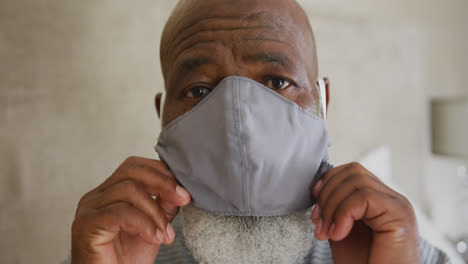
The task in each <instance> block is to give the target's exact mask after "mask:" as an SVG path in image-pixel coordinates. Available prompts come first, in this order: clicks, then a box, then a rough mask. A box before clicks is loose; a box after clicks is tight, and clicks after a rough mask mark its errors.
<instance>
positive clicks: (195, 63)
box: [178, 56, 216, 74]
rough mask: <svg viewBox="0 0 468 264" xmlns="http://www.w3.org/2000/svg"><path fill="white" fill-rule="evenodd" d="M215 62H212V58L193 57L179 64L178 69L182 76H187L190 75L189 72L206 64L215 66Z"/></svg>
mask: <svg viewBox="0 0 468 264" xmlns="http://www.w3.org/2000/svg"><path fill="white" fill-rule="evenodd" d="M215 63H216V62H215V61H214V59H213V58H210V57H206V56H202V57H195V58H189V59H186V60H184V61H182V62H181V63H180V66H179V67H178V68H179V70H180V73H182V74H187V73H190V72H191V71H194V70H196V69H197V68H199V67H201V66H204V65H207V64H215Z"/></svg>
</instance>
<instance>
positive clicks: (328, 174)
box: [312, 164, 349, 197]
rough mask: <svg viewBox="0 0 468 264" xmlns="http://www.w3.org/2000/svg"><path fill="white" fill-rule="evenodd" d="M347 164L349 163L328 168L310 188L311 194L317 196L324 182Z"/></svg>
mask: <svg viewBox="0 0 468 264" xmlns="http://www.w3.org/2000/svg"><path fill="white" fill-rule="evenodd" d="M347 166H349V164H344V165H341V166H338V167H335V168H332V169H330V170H328V171H327V172H326V173H325V174H324V175H323V176H322V178H321V179H320V180H319V181H318V182H317V183H316V184H315V185H314V187H313V188H312V194H313V195H314V197H318V194H319V193H320V190H321V189H322V187H323V185H324V184H326V183H327V182H328V180H329V179H330V178H331V177H333V176H334V175H336V174H337V173H339V172H340V171H342V170H343V169H345V168H346V167H347Z"/></svg>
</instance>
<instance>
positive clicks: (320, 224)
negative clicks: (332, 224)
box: [315, 218, 323, 235]
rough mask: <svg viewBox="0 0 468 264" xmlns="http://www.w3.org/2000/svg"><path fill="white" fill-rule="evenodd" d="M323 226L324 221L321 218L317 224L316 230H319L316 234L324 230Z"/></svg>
mask: <svg viewBox="0 0 468 264" xmlns="http://www.w3.org/2000/svg"><path fill="white" fill-rule="evenodd" d="M322 226H323V221H322V219H321V218H320V219H319V220H318V223H317V225H316V226H315V231H316V232H317V233H316V234H317V235H319V234H320V233H321V232H322Z"/></svg>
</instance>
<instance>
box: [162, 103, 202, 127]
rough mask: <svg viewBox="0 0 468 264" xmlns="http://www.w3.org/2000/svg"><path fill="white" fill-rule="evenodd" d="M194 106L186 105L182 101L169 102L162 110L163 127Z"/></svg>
mask: <svg viewBox="0 0 468 264" xmlns="http://www.w3.org/2000/svg"><path fill="white" fill-rule="evenodd" d="M194 106H195V105H188V104H183V103H179V104H170V106H169V105H168V106H167V107H166V109H165V110H164V116H163V127H165V126H166V125H167V124H169V123H170V122H172V121H174V120H175V119H177V118H178V117H180V116H182V115H183V114H185V113H187V112H188V111H190V110H191V109H192V108H193V107H194Z"/></svg>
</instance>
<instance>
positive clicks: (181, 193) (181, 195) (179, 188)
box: [176, 185, 189, 200]
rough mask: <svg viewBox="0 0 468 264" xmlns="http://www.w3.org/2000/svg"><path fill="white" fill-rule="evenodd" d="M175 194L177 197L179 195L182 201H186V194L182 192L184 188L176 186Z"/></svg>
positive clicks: (184, 191)
mask: <svg viewBox="0 0 468 264" xmlns="http://www.w3.org/2000/svg"><path fill="white" fill-rule="evenodd" d="M176 192H177V195H179V197H180V198H182V199H184V200H187V199H188V197H189V194H188V192H187V191H186V190H184V188H182V187H181V186H180V185H177V187H176Z"/></svg>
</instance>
